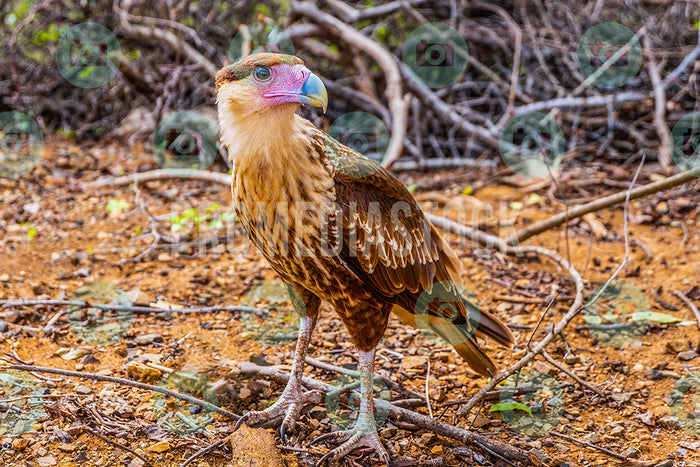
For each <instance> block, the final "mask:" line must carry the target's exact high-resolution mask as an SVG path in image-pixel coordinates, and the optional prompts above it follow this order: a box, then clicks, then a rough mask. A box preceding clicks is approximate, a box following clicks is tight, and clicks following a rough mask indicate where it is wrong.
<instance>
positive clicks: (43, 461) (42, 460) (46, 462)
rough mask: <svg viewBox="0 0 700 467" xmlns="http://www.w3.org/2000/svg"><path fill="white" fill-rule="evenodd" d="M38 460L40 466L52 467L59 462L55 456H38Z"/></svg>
mask: <svg viewBox="0 0 700 467" xmlns="http://www.w3.org/2000/svg"><path fill="white" fill-rule="evenodd" d="M36 462H37V464H39V466H40V467H50V466H52V465H56V464H57V462H56V459H55V458H54V457H53V456H43V457H38V458H37V460H36Z"/></svg>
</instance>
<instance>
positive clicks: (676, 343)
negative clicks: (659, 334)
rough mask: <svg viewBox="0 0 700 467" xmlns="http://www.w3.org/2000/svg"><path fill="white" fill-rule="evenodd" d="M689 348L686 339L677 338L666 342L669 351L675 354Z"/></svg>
mask: <svg viewBox="0 0 700 467" xmlns="http://www.w3.org/2000/svg"><path fill="white" fill-rule="evenodd" d="M687 348H688V343H687V342H686V341H684V340H679V339H676V340H672V341H668V342H666V350H668V351H669V352H671V353H673V354H676V353H679V352H683V351H684V350H685V349H687Z"/></svg>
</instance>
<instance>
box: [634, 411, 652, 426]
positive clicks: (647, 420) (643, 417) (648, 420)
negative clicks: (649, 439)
mask: <svg viewBox="0 0 700 467" xmlns="http://www.w3.org/2000/svg"><path fill="white" fill-rule="evenodd" d="M637 418H639V420H640V421H641V422H642V423H644V424H645V425H648V426H656V415H654V412H652V411H651V410H649V411H647V412H644V413H642V414H639V415H637Z"/></svg>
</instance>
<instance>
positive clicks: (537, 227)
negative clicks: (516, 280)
mask: <svg viewBox="0 0 700 467" xmlns="http://www.w3.org/2000/svg"><path fill="white" fill-rule="evenodd" d="M698 176H700V166H698V167H696V168H694V169H693V170H690V171H688V172H683V173H679V174H677V175H674V176H673V177H669V178H666V179H664V180H659V181H658V182H653V183H649V184H647V185H642V186H640V187H638V188H635V189H633V190H631V191H630V192H629V199H630V200H633V199H637V198H641V197H643V196H647V195H650V194H652V193H656V192H659V191H663V190H668V189H669V188H673V187H674V186H678V185H682V184H683V183H686V182H689V181H691V180H694V179H695V178H697V177H698ZM626 196H627V191H622V192H620V193H615V194H612V195H609V196H605V197H603V198H598V199H596V200H593V201H591V202H590V203H586V204H581V205H579V206H574V207H573V208H571V209H569V210H568V211H567V212H562V213H560V214H557V215H556V216H552V217H550V218H548V219H545V220H542V221H539V222H535V223H534V224H530V225H528V226H527V227H525V228H524V229H521V230H518V231H517V232H515V233H514V234H513V235H511V236H510V237H508V238H506V239H505V241H506V243H507V244H508V245H519V244H520V243H521V242H523V241H524V240H527V239H528V238H530V237H533V236H535V235H537V234H540V233H542V232H544V231H545V230H548V229H551V228H552V227H556V226H558V225H561V224H563V223H565V222H568V221H570V220H572V219H575V218H577V217H581V216H583V215H584V214H588V213H589V212H595V211H600V210H601V209H605V208H608V207H610V206H614V205H615V204H620V203H622V202H624V201H625V198H626ZM470 235H471V234H470Z"/></svg>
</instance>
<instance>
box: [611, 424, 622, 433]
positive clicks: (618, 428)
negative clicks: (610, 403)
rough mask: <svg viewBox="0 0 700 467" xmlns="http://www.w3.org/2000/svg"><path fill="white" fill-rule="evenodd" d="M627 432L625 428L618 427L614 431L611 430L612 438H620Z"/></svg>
mask: <svg viewBox="0 0 700 467" xmlns="http://www.w3.org/2000/svg"><path fill="white" fill-rule="evenodd" d="M624 432H625V427H624V426H620V425H618V426H616V427H614V428H613V429H612V430H610V436H620V435H621V434H622V433H624Z"/></svg>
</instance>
